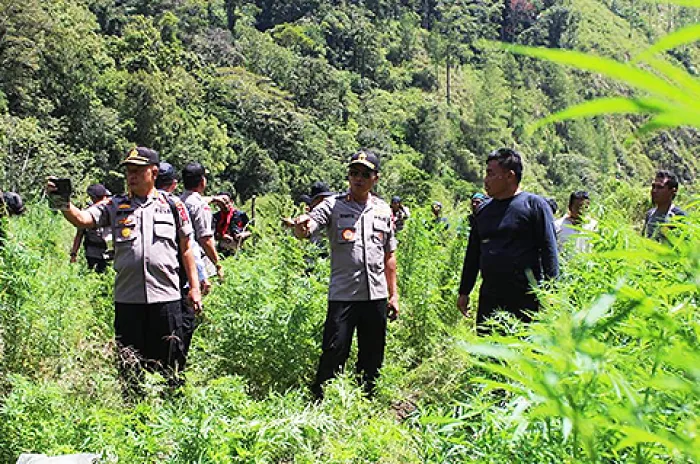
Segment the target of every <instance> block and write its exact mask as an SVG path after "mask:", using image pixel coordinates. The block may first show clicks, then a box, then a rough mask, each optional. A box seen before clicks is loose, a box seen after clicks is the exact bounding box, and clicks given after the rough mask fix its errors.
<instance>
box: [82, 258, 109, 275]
mask: <svg viewBox="0 0 700 464" xmlns="http://www.w3.org/2000/svg"><path fill="white" fill-rule="evenodd" d="M85 259H87V265H88V269H90V270H93V271H95V272H97V273H98V274H102V273H103V272H104V271H106V270H107V264H108V261H107V260H106V259H102V258H91V257H89V256H88V257H86V258H85Z"/></svg>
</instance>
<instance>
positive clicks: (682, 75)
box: [645, 57, 700, 108]
mask: <svg viewBox="0 0 700 464" xmlns="http://www.w3.org/2000/svg"><path fill="white" fill-rule="evenodd" d="M645 61H646V63H647V64H649V65H650V66H651V67H653V68H654V69H656V70H657V71H658V72H660V73H661V74H663V75H664V76H665V77H667V78H668V79H669V80H672V81H673V82H674V83H676V84H678V85H679V86H680V87H682V88H683V89H684V90H685V91H688V92H691V93H693V94H695V95H698V96H700V83H699V82H698V80H697V79H695V78H694V77H693V76H691V75H690V74H688V73H687V72H686V71H685V70H684V69H682V68H680V67H678V66H675V65H673V64H672V63H669V62H668V61H666V60H661V59H658V58H651V57H650V58H649V59H647V60H645ZM697 101H698V100H697V99H694V100H689V101H688V104H690V106H691V107H694V108H697V107H698V104H697Z"/></svg>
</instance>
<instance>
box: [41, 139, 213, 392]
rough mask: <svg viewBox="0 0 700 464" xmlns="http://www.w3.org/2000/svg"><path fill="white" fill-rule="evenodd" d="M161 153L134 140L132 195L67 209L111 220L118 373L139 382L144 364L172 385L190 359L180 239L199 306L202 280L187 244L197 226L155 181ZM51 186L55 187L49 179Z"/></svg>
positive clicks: (75, 215)
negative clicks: (184, 323) (185, 332)
mask: <svg viewBox="0 0 700 464" xmlns="http://www.w3.org/2000/svg"><path fill="white" fill-rule="evenodd" d="M158 162H159V157H158V152H156V151H154V150H151V149H149V148H144V147H137V148H134V149H132V150H131V151H129V153H128V154H127V156H126V158H125V159H124V160H123V161H122V162H121V165H122V166H125V167H126V179H127V184H128V191H129V193H128V195H116V196H114V197H113V198H112V199H111V200H109V201H107V202H106V203H102V204H95V205H93V206H91V207H90V208H88V209H86V210H82V211H81V210H79V209H78V208H76V207H75V206H74V205H73V204H71V203H70V201H68V202H67V204H66V205H64V207H63V208H61V211H62V213H63V216H64V217H65V218H66V219H67V220H68V221H69V222H70V223H71V224H73V225H74V226H76V227H79V228H92V227H96V226H97V227H106V226H111V227H112V231H113V234H114V269H115V271H116V273H117V274H116V277H115V282H114V306H115V317H114V331H115V336H116V339H117V345H118V346H119V348H120V368H121V374H122V376H123V377H124V378H125V380H127V384H128V387H129V388H136V389H137V388H138V385H137V381H138V379H139V378H140V377H141V372H142V369H143V368H146V369H148V370H151V371H158V372H161V373H163V374H164V375H165V376H166V377H167V378H168V379H169V380H170V381H171V383H173V384H176V383H178V382H177V378H176V376H175V374H176V373H177V372H178V371H179V370H180V369H181V368H182V366H183V365H184V361H185V359H184V358H185V354H184V350H183V333H182V331H183V329H182V310H181V304H180V299H181V295H180V276H179V264H178V243H179V252H180V253H181V258H182V263H183V266H184V267H185V271H186V275H187V280H188V281H189V284H190V291H189V297H190V299H191V300H192V304H193V307H194V309H195V311H199V310H200V309H201V295H200V290H199V279H198V278H197V270H196V267H195V262H194V257H193V255H192V250H191V249H190V235H191V234H192V225H191V223H190V219H189V216H188V215H187V211H186V209H185V206H184V204H183V203H182V202H181V201H180V200H179V199H178V198H176V197H173V196H170V195H169V194H166V193H164V192H160V191H158V190H157V189H156V188H155V181H156V178H157V175H158ZM46 190H47V193H49V194H50V195H55V193H54V192H56V190H57V188H56V185H55V184H54V182H52V179H51V178H49V180H48V181H47V185H46Z"/></svg>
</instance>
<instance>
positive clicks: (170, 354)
mask: <svg viewBox="0 0 700 464" xmlns="http://www.w3.org/2000/svg"><path fill="white" fill-rule="evenodd" d="M181 306H182V305H181V303H180V300H177V301H171V302H167V303H154V304H129V303H115V316H114V333H115V336H116V339H117V347H118V348H119V368H120V373H121V375H122V377H123V378H124V380H125V381H126V383H127V387H128V388H130V389H136V390H138V382H139V381H140V379H141V377H142V371H143V370H144V369H146V370H148V371H152V372H159V373H161V374H163V375H164V376H165V377H166V378H167V379H168V380H169V382H170V383H171V385H176V384H178V382H177V375H176V374H177V372H179V371H180V370H182V366H184V364H185V351H184V342H183V328H182V309H181Z"/></svg>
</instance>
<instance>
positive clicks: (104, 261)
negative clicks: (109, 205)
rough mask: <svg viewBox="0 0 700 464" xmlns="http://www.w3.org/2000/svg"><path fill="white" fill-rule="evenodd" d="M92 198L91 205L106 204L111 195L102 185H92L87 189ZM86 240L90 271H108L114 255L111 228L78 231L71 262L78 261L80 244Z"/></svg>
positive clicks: (86, 253)
mask: <svg viewBox="0 0 700 464" xmlns="http://www.w3.org/2000/svg"><path fill="white" fill-rule="evenodd" d="M87 194H88V196H89V197H90V205H96V204H100V203H106V202H107V201H109V196H110V195H111V193H110V192H109V191H108V190H107V189H106V188H105V186H104V185H102V184H92V185H90V186H89V187H88V188H87ZM83 239H85V260H86V261H87V265H88V268H89V269H92V270H94V271H95V272H97V273H98V274H101V273H103V272H104V271H105V270H106V269H107V265H108V264H109V261H110V260H111V259H112V256H111V255H112V254H111V253H110V252H109V250H108V249H109V244H110V243H111V242H112V228H111V227H95V228H93V229H78V230H76V232H75V237H74V238H73V248H72V249H71V252H70V262H71V263H75V262H77V260H78V250H79V249H80V243H81V242H82V241H83Z"/></svg>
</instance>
